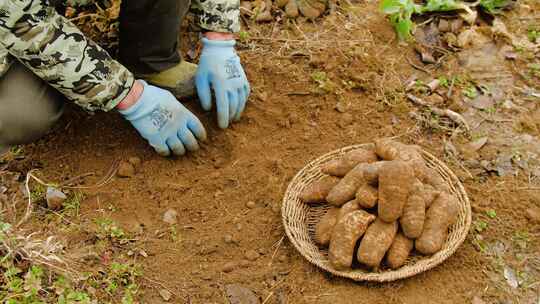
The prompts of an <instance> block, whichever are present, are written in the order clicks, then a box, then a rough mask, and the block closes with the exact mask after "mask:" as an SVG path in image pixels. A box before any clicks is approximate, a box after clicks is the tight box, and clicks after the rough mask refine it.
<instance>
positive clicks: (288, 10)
mask: <svg viewBox="0 0 540 304" xmlns="http://www.w3.org/2000/svg"><path fill="white" fill-rule="evenodd" d="M285 14H286V15H287V17H289V18H296V17H298V15H299V14H300V13H299V12H298V4H297V3H296V1H293V0H291V1H289V2H288V3H287V5H285Z"/></svg>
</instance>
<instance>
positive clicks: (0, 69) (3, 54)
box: [0, 46, 13, 77]
mask: <svg viewBox="0 0 540 304" xmlns="http://www.w3.org/2000/svg"><path fill="white" fill-rule="evenodd" d="M12 62H13V58H12V57H11V55H9V52H8V51H7V50H6V49H5V48H3V47H2V46H0V77H2V76H4V74H5V73H6V72H7V71H8V70H9V67H10V66H11V63H12Z"/></svg>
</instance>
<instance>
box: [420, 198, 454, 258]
mask: <svg viewBox="0 0 540 304" xmlns="http://www.w3.org/2000/svg"><path fill="white" fill-rule="evenodd" d="M457 208H458V206H457V202H456V198H455V196H453V195H450V194H448V193H446V192H441V194H439V196H438V197H437V199H435V201H434V202H433V203H432V204H431V207H429V209H428V210H427V212H426V221H425V223H424V230H423V231H422V235H420V237H419V238H418V239H416V242H415V248H416V250H418V251H419V252H420V253H423V254H434V253H435V252H437V251H439V250H440V249H441V248H442V246H443V244H444V241H445V240H446V236H447V235H448V228H449V227H450V225H452V223H454V221H455V219H456V217H457V213H458V209H457Z"/></svg>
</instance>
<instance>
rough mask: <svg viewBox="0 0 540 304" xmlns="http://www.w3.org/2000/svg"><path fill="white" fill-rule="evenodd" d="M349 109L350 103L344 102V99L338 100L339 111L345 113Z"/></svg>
mask: <svg viewBox="0 0 540 304" xmlns="http://www.w3.org/2000/svg"><path fill="white" fill-rule="evenodd" d="M348 109H349V105H348V104H347V103H346V102H344V101H338V102H337V103H336V110H337V111H338V112H339V113H345V112H347V110H348Z"/></svg>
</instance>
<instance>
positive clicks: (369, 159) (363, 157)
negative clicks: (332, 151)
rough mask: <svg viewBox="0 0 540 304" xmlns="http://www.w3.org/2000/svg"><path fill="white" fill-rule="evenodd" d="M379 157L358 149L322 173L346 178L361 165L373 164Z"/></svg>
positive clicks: (326, 167)
mask: <svg viewBox="0 0 540 304" xmlns="http://www.w3.org/2000/svg"><path fill="white" fill-rule="evenodd" d="M376 161H377V155H376V154H375V152H373V151H369V150H364V149H357V150H353V151H351V152H348V153H346V154H345V155H343V157H342V158H341V159H335V160H332V161H330V162H328V163H326V164H324V166H323V167H322V169H321V170H322V172H323V173H325V174H328V175H333V176H340V177H342V176H345V175H346V174H347V173H348V172H349V171H351V170H352V169H353V168H354V167H356V165H358V164H360V163H373V162H376Z"/></svg>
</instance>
